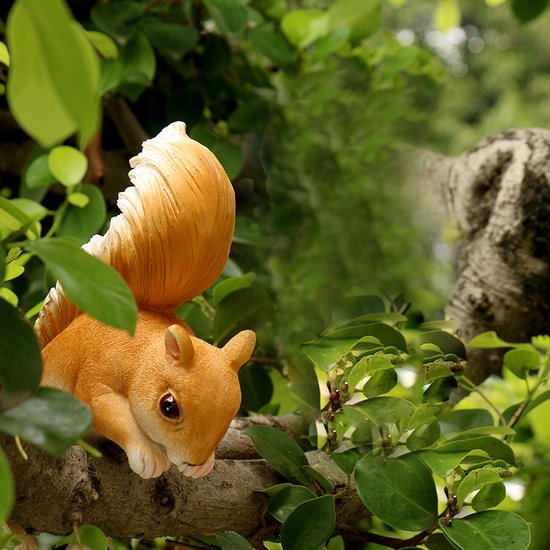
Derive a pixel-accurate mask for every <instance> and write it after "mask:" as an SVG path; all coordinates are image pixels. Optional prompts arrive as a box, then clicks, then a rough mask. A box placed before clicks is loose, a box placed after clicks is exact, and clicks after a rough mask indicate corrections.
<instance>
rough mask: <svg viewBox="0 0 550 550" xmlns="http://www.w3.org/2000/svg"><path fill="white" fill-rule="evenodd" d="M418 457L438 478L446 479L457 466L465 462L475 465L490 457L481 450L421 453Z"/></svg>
mask: <svg viewBox="0 0 550 550" xmlns="http://www.w3.org/2000/svg"><path fill="white" fill-rule="evenodd" d="M418 456H419V457H420V458H421V459H422V460H423V461H424V462H425V463H426V464H427V465H428V466H429V467H430V468H431V469H432V471H433V472H434V473H435V474H437V475H438V476H439V477H442V478H445V477H447V476H448V475H449V474H450V473H451V472H452V471H453V470H454V469H455V468H456V467H457V466H458V465H459V464H462V463H464V462H467V463H468V464H476V463H478V462H485V461H487V460H488V459H489V458H490V457H489V454H488V453H486V452H485V451H483V450H481V449H476V450H474V451H448V452H441V451H423V452H421V453H419V454H418Z"/></svg>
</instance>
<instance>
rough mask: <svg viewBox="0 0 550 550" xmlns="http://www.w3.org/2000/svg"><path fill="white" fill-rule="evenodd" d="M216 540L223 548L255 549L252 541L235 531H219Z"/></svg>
mask: <svg viewBox="0 0 550 550" xmlns="http://www.w3.org/2000/svg"><path fill="white" fill-rule="evenodd" d="M216 541H217V542H218V544H219V546H220V548H221V549H222V550H254V548H253V547H252V546H251V545H250V543H249V542H248V541H247V540H246V539H245V538H244V537H243V536H242V535H239V533H235V531H218V532H217V533H216Z"/></svg>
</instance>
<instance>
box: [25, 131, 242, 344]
mask: <svg viewBox="0 0 550 550" xmlns="http://www.w3.org/2000/svg"><path fill="white" fill-rule="evenodd" d="M130 166H131V167H132V170H131V171H130V173H129V176H130V180H131V182H132V183H133V186H131V187H128V188H127V189H126V190H125V191H124V192H123V193H121V194H120V195H119V198H118V201H117V204H118V206H119V208H120V210H121V212H122V213H121V214H120V215H118V216H116V217H115V218H113V219H112V220H111V223H110V226H109V229H108V230H107V232H106V233H105V235H104V236H99V235H96V236H94V237H92V239H91V240H90V242H89V243H87V244H86V245H84V247H83V248H84V249H85V250H86V251H87V252H89V253H90V254H92V255H94V256H97V257H99V258H101V259H102V260H103V261H104V262H106V263H108V264H110V265H111V266H113V267H114V268H115V269H116V270H117V271H118V272H119V273H120V274H121V275H122V277H123V278H124V279H125V281H126V282H127V283H128V286H129V287H130V289H131V290H132V292H133V294H134V296H135V299H136V302H137V304H138V307H140V308H145V309H153V310H158V311H164V310H167V309H172V308H174V307H176V306H178V305H180V304H183V303H185V302H187V301H189V300H191V299H192V298H194V297H195V296H197V295H199V294H200V293H201V292H203V291H204V290H206V289H207V288H208V287H209V286H210V285H212V284H213V283H214V281H215V280H216V279H217V278H218V276H219V275H220V274H221V272H222V270H223V268H224V265H225V263H226V261H227V258H228V256H229V248H230V245H231V239H232V235H233V231H234V225H235V197H234V192H233V187H232V185H231V182H230V181H229V179H228V177H227V175H226V173H225V171H224V169H223V167H222V166H221V164H220V163H219V161H218V160H217V159H216V157H215V156H214V154H213V153H212V152H211V151H209V150H208V149H207V148H206V147H204V146H203V145H201V144H199V143H198V142H196V141H194V140H192V139H191V138H189V137H188V136H187V134H186V131H185V124H184V123H183V122H174V123H172V124H170V125H169V126H167V127H166V128H165V129H164V130H162V131H161V132H160V134H159V135H158V136H157V137H155V138H153V139H149V140H147V141H145V142H144V144H143V151H142V152H141V153H140V154H139V155H137V156H136V157H134V158H132V159H131V160H130ZM97 284H98V285H101V281H97ZM79 313H80V312H79V310H78V309H77V308H76V306H74V304H72V302H71V301H70V300H69V299H68V298H67V296H66V295H65V293H64V292H63V289H62V288H61V286H60V285H59V283H58V284H57V285H56V287H55V288H53V289H52V290H51V291H50V293H49V294H48V296H47V298H46V301H45V303H44V306H43V308H42V310H41V312H40V314H39V317H38V320H37V321H36V324H35V332H36V334H37V336H38V338H39V341H40V344H41V346H42V347H45V346H46V345H47V344H48V343H49V342H50V341H51V340H53V338H55V337H56V336H57V335H58V334H59V333H60V332H61V331H62V330H63V329H64V328H66V327H67V326H68V325H69V324H70V323H71V321H72V320H73V319H74V318H75V317H76V316H77V315H78V314H79Z"/></svg>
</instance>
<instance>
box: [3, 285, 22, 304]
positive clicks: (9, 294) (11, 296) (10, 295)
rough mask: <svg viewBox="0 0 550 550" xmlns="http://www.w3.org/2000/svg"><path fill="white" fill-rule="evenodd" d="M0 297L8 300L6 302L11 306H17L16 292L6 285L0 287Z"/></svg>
mask: <svg viewBox="0 0 550 550" xmlns="http://www.w3.org/2000/svg"><path fill="white" fill-rule="evenodd" d="M0 298H2V299H3V300H5V301H6V302H8V304H10V305H12V306H13V307H17V304H18V303H19V298H18V296H17V294H15V292H13V291H12V290H10V289H9V288H6V287H3V288H0Z"/></svg>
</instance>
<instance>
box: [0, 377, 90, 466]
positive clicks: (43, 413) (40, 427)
mask: <svg viewBox="0 0 550 550" xmlns="http://www.w3.org/2000/svg"><path fill="white" fill-rule="evenodd" d="M92 420H93V417H92V413H91V412H90V410H89V409H88V407H86V406H85V405H83V404H82V403H81V402H80V401H78V399H76V398H75V397H73V396H72V395H70V394H68V393H65V392H62V391H59V390H56V389H53V388H44V387H39V388H37V389H36V390H35V391H34V392H33V393H32V395H31V396H30V397H29V398H28V399H25V401H23V402H22V403H20V404H19V405H17V406H15V407H12V408H11V409H8V410H6V411H3V412H2V413H0V430H2V431H4V432H7V433H9V434H11V435H19V436H20V437H21V438H22V439H24V440H26V441H28V442H29V443H32V444H33V445H37V446H38V447H41V448H42V449H44V450H45V451H46V452H48V453H49V454H52V455H55V456H61V455H62V454H64V453H65V452H66V451H67V449H68V448H69V447H70V446H71V444H73V443H74V442H75V441H77V440H78V439H79V438H80V437H81V436H82V435H83V434H85V433H86V432H87V431H88V430H89V429H90V427H91V426H92Z"/></svg>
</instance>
